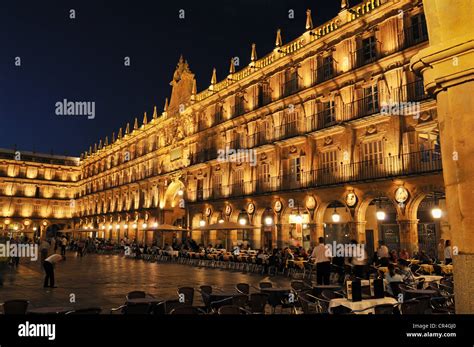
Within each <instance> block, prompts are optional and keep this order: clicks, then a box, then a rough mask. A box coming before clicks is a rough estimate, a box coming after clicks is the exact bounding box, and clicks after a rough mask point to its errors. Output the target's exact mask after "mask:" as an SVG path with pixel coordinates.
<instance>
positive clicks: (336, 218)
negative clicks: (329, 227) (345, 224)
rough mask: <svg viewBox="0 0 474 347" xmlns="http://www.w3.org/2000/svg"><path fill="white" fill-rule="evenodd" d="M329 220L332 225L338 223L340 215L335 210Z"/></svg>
mask: <svg viewBox="0 0 474 347" xmlns="http://www.w3.org/2000/svg"><path fill="white" fill-rule="evenodd" d="M331 218H332V221H333V222H334V223H339V222H340V221H341V215H340V214H339V213H337V211H336V210H334V213H333V214H332V216H331Z"/></svg>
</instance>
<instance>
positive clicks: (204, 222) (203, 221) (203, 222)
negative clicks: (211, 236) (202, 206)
mask: <svg viewBox="0 0 474 347" xmlns="http://www.w3.org/2000/svg"><path fill="white" fill-rule="evenodd" d="M205 225H206V221H205V220H204V219H201V220H200V221H199V226H200V227H203V226H205Z"/></svg>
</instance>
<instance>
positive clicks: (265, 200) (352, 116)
mask: <svg viewBox="0 0 474 347" xmlns="http://www.w3.org/2000/svg"><path fill="white" fill-rule="evenodd" d="M302 24H304V23H302ZM305 24H306V25H305V29H306V30H305V31H304V32H303V34H302V35H301V36H300V37H298V38H296V39H295V40H293V41H291V42H289V43H283V33H282V32H281V31H280V30H279V31H278V32H277V33H276V40H275V49H274V50H273V51H272V52H270V53H269V54H267V55H265V56H264V57H263V58H258V56H257V47H256V46H255V45H252V46H251V51H250V63H249V64H248V65H247V66H246V67H243V68H241V69H239V67H238V66H236V64H235V63H236V60H235V59H232V60H231V64H230V69H229V73H228V75H227V76H225V78H224V79H223V80H222V81H220V82H219V81H218V79H217V72H216V71H215V70H214V72H213V75H212V77H211V83H210V85H209V87H208V88H207V89H206V90H204V91H201V92H198V91H197V88H196V80H195V76H194V74H193V73H192V72H191V69H190V67H189V65H188V63H187V61H185V60H184V59H183V58H181V59H180V60H179V62H178V65H177V67H176V70H175V72H174V75H173V79H172V82H171V85H172V92H171V97H170V99H169V102H168V99H167V100H166V102H165V107H164V111H163V112H161V113H158V111H157V109H156V107H155V109H154V112H153V114H152V115H151V117H148V116H147V114H146V113H145V115H144V117H143V121H142V122H141V124H139V122H138V120H137V119H135V122H134V124H133V125H132V126H130V124H127V125H126V127H125V128H123V129H122V128H121V129H120V130H119V131H118V132H117V133H114V134H112V136H110V137H106V138H105V139H104V140H101V141H100V142H99V144H96V145H94V146H93V147H90V148H89V150H88V151H87V152H85V153H84V154H82V155H81V158H80V164H79V166H71V167H70V170H72V172H74V173H78V177H76V176H75V178H74V179H72V178H71V182H69V183H68V184H70V185H71V187H74V188H73V189H75V194H74V197H75V199H74V204H73V206H74V218H73V221H74V227H76V228H84V227H86V228H94V229H98V230H99V232H98V236H99V237H105V238H110V239H112V240H113V241H115V242H116V241H118V240H120V239H121V238H123V237H124V236H127V237H129V238H136V239H137V240H139V241H141V242H147V243H151V242H152V241H153V240H154V239H156V238H157V237H160V235H159V234H158V233H154V232H153V230H150V229H153V228H154V226H156V225H157V224H162V223H166V224H174V225H180V226H183V227H187V228H188V229H190V231H189V232H186V231H183V232H182V235H174V236H176V237H177V238H178V240H180V239H181V238H182V237H185V236H187V237H192V238H193V239H195V240H196V241H198V242H202V243H205V244H207V243H213V244H216V243H222V244H227V245H230V244H235V243H240V242H249V243H250V244H251V246H252V247H254V248H260V247H268V248H270V247H276V246H278V247H282V246H286V245H291V244H293V245H302V246H304V247H306V248H308V247H309V246H310V245H311V244H312V243H314V242H315V241H316V240H317V237H319V236H325V237H326V239H327V240H329V241H333V240H335V241H341V242H342V241H348V240H350V239H352V238H354V239H357V240H359V241H360V242H364V243H367V244H368V245H369V249H373V248H374V247H375V245H376V243H377V241H378V240H380V239H383V240H384V241H386V243H387V244H388V245H389V247H391V248H407V249H409V250H410V251H414V250H415V249H418V248H420V249H424V250H426V251H428V252H436V250H437V242H438V240H439V239H440V238H444V239H449V238H450V230H449V224H448V223H447V219H446V213H443V212H442V211H443V207H444V184H443V177H442V165H441V155H440V150H439V146H440V140H439V130H438V122H437V109H436V101H435V100H434V99H433V98H432V97H430V95H427V94H425V92H424V88H423V80H422V79H421V78H420V77H418V76H416V75H415V74H414V73H413V72H411V71H410V69H409V63H410V59H411V58H412V57H413V56H414V55H415V54H416V53H417V52H418V51H420V49H423V48H425V47H427V46H428V45H429V40H428V32H427V28H426V23H425V17H424V14H423V4H422V2H421V1H409V0H401V1H393V0H368V1H363V2H362V3H361V4H360V5H357V6H355V7H349V5H348V3H347V1H342V3H341V10H340V12H339V14H338V15H337V16H336V17H335V18H334V19H332V20H330V21H329V22H327V23H324V24H322V25H320V26H316V27H314V26H313V22H312V17H311V11H309V10H308V12H307V18H306V23H305ZM5 165H7V164H5ZM24 165H30V164H29V163H28V164H24ZM5 167H6V166H5ZM5 170H6V171H5ZM8 170H9V169H3V171H4V172H5V174H2V179H3V177H4V176H5V183H3V184H4V187H5V188H4V192H5V191H6V190H8V187H7V183H6V181H7V178H6V176H8V175H7V174H6V172H7V171H8ZM12 179H13V178H12ZM13 180H14V181H15V182H18V184H19V182H20V178H19V177H15V178H14V179H13ZM12 184H16V183H10V185H12ZM64 185H66V182H65V183H64ZM5 189H6V190H5ZM5 195H6V193H4V196H3V197H2V199H4V201H7V200H8V199H9V198H8V196H5ZM13 196H15V197H16V196H17V195H16V193H13ZM68 198H69V197H68ZM5 199H6V200H5ZM10 199H11V198H10ZM51 201H52V200H51ZM64 202H65V203H66V201H64ZM5 206H6V202H3V203H2V216H1V217H2V218H7V217H10V215H8V216H7V215H5V211H6V210H5V208H6V207H5ZM438 208H439V209H440V210H441V213H440V211H439V209H438ZM21 210H23V209H18V211H17V210H15V211H17V213H18V217H21V212H20V211H21ZM9 211H10V210H9ZM68 211H69V210H68ZM8 213H10V214H11V213H12V212H8ZM11 216H13V215H11ZM25 218H26V217H25ZM222 220H229V221H231V222H241V223H242V224H246V225H249V226H251V227H252V229H249V230H230V231H216V230H205V229H206V226H208V225H210V224H214V223H218V222H219V221H222ZM180 234H181V233H180ZM167 237H171V236H169V235H168V236H167Z"/></svg>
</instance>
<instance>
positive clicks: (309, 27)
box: [306, 0, 344, 30]
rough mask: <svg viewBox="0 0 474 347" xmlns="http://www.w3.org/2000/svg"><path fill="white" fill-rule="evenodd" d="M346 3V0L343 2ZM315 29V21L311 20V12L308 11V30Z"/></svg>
mask: <svg viewBox="0 0 474 347" xmlns="http://www.w3.org/2000/svg"><path fill="white" fill-rule="evenodd" d="M343 1H344V0H343ZM311 29H313V20H312V19H311V10H310V9H307V10H306V30H311Z"/></svg>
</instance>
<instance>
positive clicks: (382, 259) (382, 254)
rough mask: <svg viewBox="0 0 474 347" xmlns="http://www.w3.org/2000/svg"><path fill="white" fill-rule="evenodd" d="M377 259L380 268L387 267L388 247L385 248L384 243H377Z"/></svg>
mask: <svg viewBox="0 0 474 347" xmlns="http://www.w3.org/2000/svg"><path fill="white" fill-rule="evenodd" d="M377 258H378V261H379V264H380V265H381V266H387V265H388V263H389V261H388V260H389V254H388V247H387V246H385V242H383V241H382V240H380V241H379V248H377Z"/></svg>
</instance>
